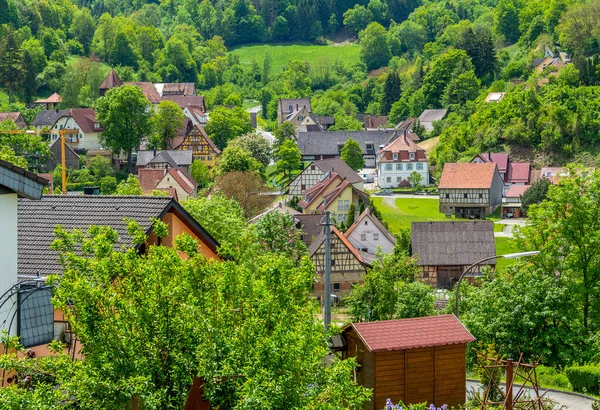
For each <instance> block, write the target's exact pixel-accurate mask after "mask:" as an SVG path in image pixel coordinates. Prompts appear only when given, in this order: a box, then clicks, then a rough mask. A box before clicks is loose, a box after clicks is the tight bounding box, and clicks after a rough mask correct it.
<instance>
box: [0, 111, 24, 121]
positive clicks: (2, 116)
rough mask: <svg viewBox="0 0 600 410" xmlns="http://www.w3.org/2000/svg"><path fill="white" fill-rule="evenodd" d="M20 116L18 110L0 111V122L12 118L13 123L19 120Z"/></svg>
mask: <svg viewBox="0 0 600 410" xmlns="http://www.w3.org/2000/svg"><path fill="white" fill-rule="evenodd" d="M20 117H21V113H20V112H18V111H17V112H0V122H4V121H6V120H12V121H13V122H14V123H16V122H17V121H19V118H20Z"/></svg>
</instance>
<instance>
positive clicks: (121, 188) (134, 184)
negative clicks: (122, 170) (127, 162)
mask: <svg viewBox="0 0 600 410" xmlns="http://www.w3.org/2000/svg"><path fill="white" fill-rule="evenodd" d="M116 195H144V191H143V190H142V187H141V185H140V181H139V180H138V179H137V177H136V176H135V175H133V174H129V175H128V176H127V179H124V180H123V181H121V182H119V185H117V189H116Z"/></svg>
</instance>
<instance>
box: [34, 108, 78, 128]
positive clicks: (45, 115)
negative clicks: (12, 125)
mask: <svg viewBox="0 0 600 410" xmlns="http://www.w3.org/2000/svg"><path fill="white" fill-rule="evenodd" d="M68 111H69V110H60V111H57V110H42V111H40V112H38V113H37V115H36V116H35V119H34V120H33V121H32V122H31V125H33V126H34V127H37V126H39V127H43V126H45V125H47V126H49V127H51V126H53V125H54V123H55V122H56V120H58V119H59V118H60V117H62V116H64V115H66V114H67V113H68Z"/></svg>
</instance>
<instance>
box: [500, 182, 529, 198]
mask: <svg viewBox="0 0 600 410" xmlns="http://www.w3.org/2000/svg"><path fill="white" fill-rule="evenodd" d="M530 186H531V185H511V186H510V188H509V189H508V191H507V192H506V195H505V196H506V197H507V198H520V197H521V196H522V195H523V194H524V193H525V191H527V190H528V189H529V187H530Z"/></svg>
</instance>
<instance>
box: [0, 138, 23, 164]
mask: <svg viewBox="0 0 600 410" xmlns="http://www.w3.org/2000/svg"><path fill="white" fill-rule="evenodd" d="M0 159H1V160H2V161H6V162H10V163H11V164H15V165H16V166H18V167H21V168H24V169H27V160H26V159H25V158H23V157H19V156H17V155H15V151H13V149H12V148H11V147H9V146H8V145H3V144H0Z"/></svg>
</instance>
